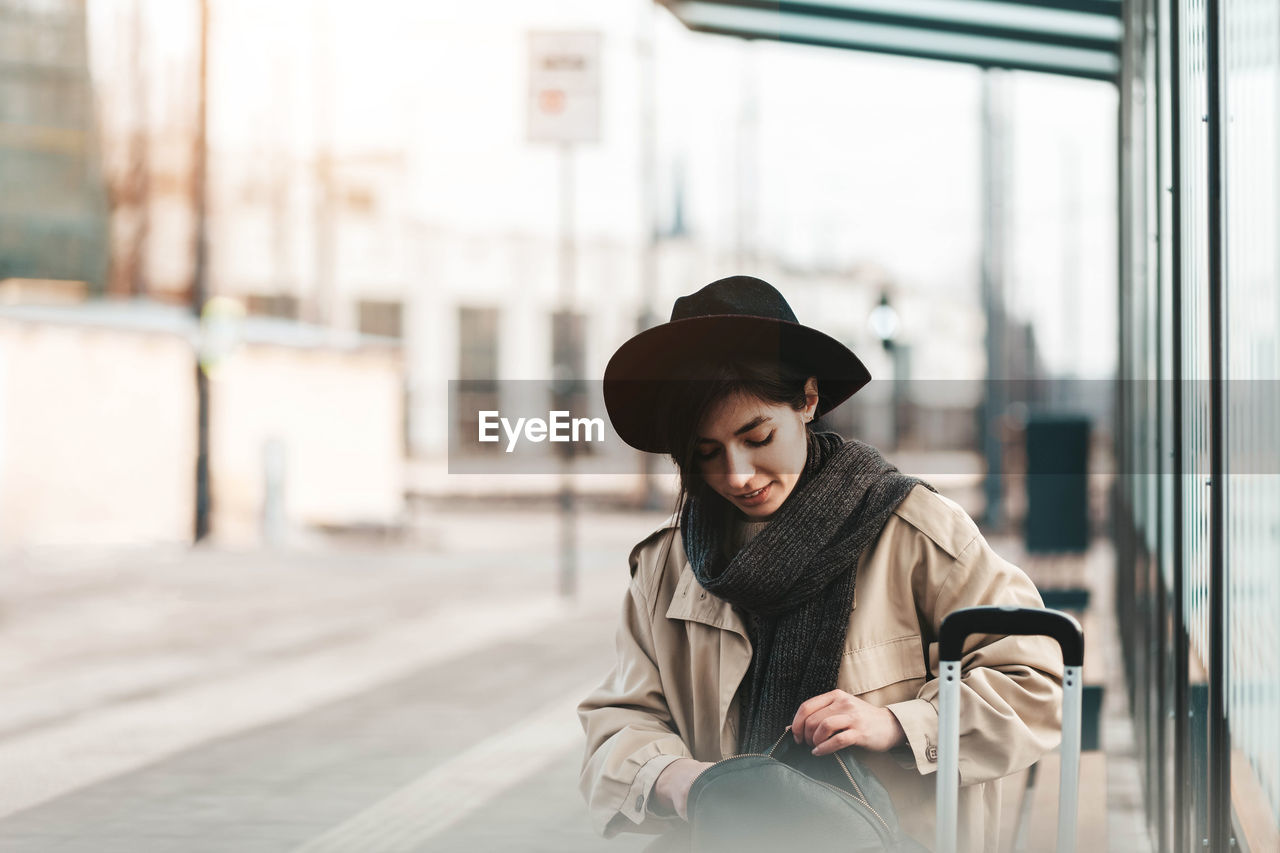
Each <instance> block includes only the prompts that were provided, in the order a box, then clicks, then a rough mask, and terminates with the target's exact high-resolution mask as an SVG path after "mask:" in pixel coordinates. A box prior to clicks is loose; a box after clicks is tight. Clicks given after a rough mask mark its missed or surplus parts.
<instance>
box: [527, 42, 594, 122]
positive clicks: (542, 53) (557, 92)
mask: <svg viewBox="0 0 1280 853" xmlns="http://www.w3.org/2000/svg"><path fill="white" fill-rule="evenodd" d="M528 109H529V123H528V133H529V141H530V142H561V143H571V142H598V141H599V139H600V34H599V33H597V32H590V31H555V32H550V31H540V32H531V33H529V104H528Z"/></svg>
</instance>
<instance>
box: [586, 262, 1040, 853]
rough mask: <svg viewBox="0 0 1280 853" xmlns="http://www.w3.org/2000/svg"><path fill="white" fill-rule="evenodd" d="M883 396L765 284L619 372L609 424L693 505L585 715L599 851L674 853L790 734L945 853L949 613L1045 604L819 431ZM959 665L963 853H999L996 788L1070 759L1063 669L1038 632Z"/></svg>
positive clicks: (677, 320) (636, 593) (936, 503)
mask: <svg viewBox="0 0 1280 853" xmlns="http://www.w3.org/2000/svg"><path fill="white" fill-rule="evenodd" d="M869 380H870V374H869V373H868V372H867V370H866V368H865V367H864V366H863V365H862V363H861V362H860V361H859V360H858V358H857V357H856V356H855V355H854V354H853V353H852V352H851V351H849V350H848V349H847V348H846V347H844V346H843V345H842V344H840V343H839V342H837V341H835V340H834V339H832V338H830V337H828V336H827V335H824V334H823V333H821V332H819V331H817V330H815V329H811V328H808V327H806V326H802V325H800V324H799V322H798V321H797V320H796V318H795V315H794V313H793V312H792V311H791V308H790V307H789V306H788V305H787V303H786V300H785V299H783V297H782V295H781V294H780V293H778V291H777V290H775V289H774V288H773V287H771V286H770V285H769V284H767V283H765V282H763V281H760V280H759V279H755V278H750V277H747V276H735V277H732V278H727V279H721V280H720V281H716V282H713V283H712V284H709V285H707V286H706V287H704V288H702V289H701V290H699V291H698V292H696V293H694V294H691V295H689V296H686V297H682V298H680V299H678V300H676V304H675V307H674V309H673V311H672V317H671V322H669V323H666V324H664V325H661V326H658V327H656V328H653V329H649V330H647V331H645V332H642V333H640V334H639V335H636V336H635V337H634V338H632V339H631V340H629V341H627V342H626V343H625V344H623V345H622V347H620V348H619V349H618V351H617V352H616V353H615V354H614V356H613V358H612V359H610V362H609V365H608V367H607V368H606V370H605V384H604V392H605V401H606V405H607V408H608V410H609V416H610V419H611V420H612V422H613V424H614V427H615V429H616V430H617V432H618V434H619V435H620V436H622V438H623V439H624V440H625V441H627V442H628V443H629V444H631V445H632V446H634V447H637V448H639V449H641V450H645V451H649V452H657V453H665V454H668V455H670V456H671V457H672V459H673V460H674V461H675V462H676V464H677V466H678V468H679V472H680V479H681V496H680V502H679V505H678V508H677V511H676V513H675V515H673V516H672V518H671V519H670V520H669V522H668V523H667V524H666V525H664V526H663V527H662V528H660V529H659V530H657V531H655V532H654V533H652V534H650V535H649V536H648V537H647V538H645V539H644V540H643V541H641V542H640V543H639V544H637V545H636V546H635V548H634V549H633V550H632V552H631V556H630V566H631V574H632V579H631V584H630V588H629V590H628V593H627V597H626V600H625V603H624V607H623V613H622V622H621V625H620V627H619V630H618V635H617V653H618V657H617V663H616V665H615V666H614V668H613V670H612V671H611V672H610V673H609V675H608V676H607V677H606V679H605V681H604V683H602V684H601V685H600V687H598V688H597V689H596V690H595V691H593V692H592V694H591V695H590V696H588V697H587V698H586V699H585V700H583V702H582V703H581V705H580V706H579V709H578V711H579V717H580V719H581V721H582V725H583V728H584V729H585V731H586V736H587V749H586V758H585V762H584V766H583V770H582V776H581V789H582V791H583V794H584V796H585V797H586V799H587V803H588V806H589V809H590V812H591V815H592V819H593V822H594V823H595V825H596V827H597V829H598V831H600V832H601V833H602V834H603V835H604V836H606V837H611V836H613V835H615V834H616V833H618V832H623V831H634V832H646V833H662V834H664V839H663V841H662V842H660V844H659V845H655V847H658V846H662V847H663V848H664V849H667V848H669V849H678V848H679V842H680V838H681V837H682V833H684V832H685V831H686V830H687V824H686V823H685V821H686V819H687V796H688V793H689V788H690V786H691V785H692V783H693V780H694V779H696V778H697V776H698V774H699V773H701V772H702V771H703V770H705V769H706V767H708V766H709V765H710V764H711V763H714V762H715V761H718V760H720V759H722V758H725V757H727V756H730V755H734V754H739V753H744V752H761V751H765V750H767V749H768V747H769V745H770V744H772V743H773V742H774V741H775V740H777V738H778V737H779V735H781V734H782V733H783V732H784V731H785V730H786V727H787V726H788V725H790V726H791V727H792V729H791V731H792V736H793V737H794V738H795V740H796V741H797V742H801V741H803V742H804V743H805V744H806V745H808V746H810V747H811V748H812V751H813V752H814V753H815V754H818V755H825V754H828V753H831V752H834V751H836V750H839V749H843V748H845V747H849V746H856V747H860V750H859V754H860V757H861V758H862V759H863V761H864V763H865V764H866V765H867V766H868V767H869V768H870V769H871V771H872V772H874V773H875V774H876V776H877V777H878V778H879V779H880V780H881V782H883V784H884V785H885V787H886V788H887V789H888V791H889V794H890V796H891V797H892V798H893V801H894V805H895V807H896V809H897V811H898V814H899V819H900V821H901V823H902V829H903V830H904V831H905V832H906V833H907V834H909V835H910V836H912V837H913V838H915V839H916V840H918V841H920V842H922V843H924V844H926V845H928V846H932V843H933V838H934V824H933V814H934V790H933V781H932V777H931V775H930V774H931V773H933V772H934V770H935V769H936V767H937V750H936V743H937V731H938V711H937V695H938V684H937V681H936V679H935V678H934V677H933V674H934V673H936V672H937V661H938V658H937V643H936V639H937V633H938V630H939V626H940V624H941V621H942V618H943V617H944V616H945V615H946V614H947V613H949V612H951V611H953V610H955V609H958V608H961V607H969V606H974V605H980V604H1012V605H1018V606H1033V607H1039V606H1042V602H1041V599H1040V596H1039V594H1038V593H1037V592H1036V589H1035V587H1034V586H1033V585H1032V583H1031V582H1030V580H1029V579H1028V578H1027V577H1026V575H1025V574H1023V573H1022V571H1021V570H1019V569H1018V568H1016V567H1015V566H1013V565H1011V564H1009V563H1007V562H1006V561H1004V560H1002V559H1001V558H1000V557H999V556H997V555H996V554H995V553H994V552H993V551H992V550H991V548H990V547H989V546H988V544H987V542H986V540H985V539H984V538H983V537H982V535H981V534H980V533H979V532H978V529H977V527H976V526H975V525H974V523H973V522H972V521H971V520H970V519H969V517H968V516H967V515H966V514H965V513H964V511H963V510H961V509H960V508H959V506H958V505H957V504H955V503H954V502H953V501H951V500H948V499H947V498H944V497H942V496H941V495H939V494H937V493H936V491H934V490H933V488H932V487H931V486H929V485H928V484H926V483H923V482H921V481H920V480H917V479H914V478H911V477H907V476H904V475H903V474H901V473H899V472H898V470H897V469H896V468H894V467H893V466H892V465H890V464H889V463H888V462H886V461H885V460H884V458H883V457H882V456H881V455H880V454H879V453H878V452H877V451H876V450H875V449H874V448H871V447H870V446H868V445H866V444H863V443H861V442H856V441H845V440H843V439H841V438H840V437H839V436H838V435H836V434H835V433H830V432H815V431H813V430H812V428H811V427H810V424H811V423H812V421H813V420H814V419H815V418H817V417H820V416H822V415H823V414H825V413H826V412H828V411H830V410H831V409H832V408H834V407H835V406H837V405H839V404H840V403H841V402H843V401H844V400H845V399H847V398H848V397H849V396H850V395H852V394H853V393H854V392H856V391H857V390H858V389H859V388H861V387H862V386H863V385H865V384H866V383H867V382H868V381H869ZM962 671H963V674H962V691H961V692H962V704H961V722H960V761H959V764H960V781H961V785H962V786H963V787H962V790H961V799H960V816H961V830H960V832H961V842H962V849H964V847H963V845H964V844H966V843H967V849H969V850H990V851H994V850H995V849H996V845H997V842H998V839H997V838H996V835H997V829H998V827H999V808H1000V796H999V793H1000V792H999V785H998V780H999V779H1000V778H1001V777H1003V776H1006V775H1008V774H1010V773H1013V772H1015V771H1017V770H1020V769H1022V768H1025V767H1027V766H1029V765H1031V764H1032V763H1033V762H1035V760H1036V759H1038V758H1039V757H1040V756H1041V755H1042V754H1043V753H1044V752H1045V751H1046V750H1048V749H1050V748H1052V747H1053V746H1054V745H1055V744H1056V743H1057V740H1058V736H1059V730H1058V720H1059V714H1060V701H1061V675H1062V663H1061V656H1060V654H1059V652H1058V650H1057V647H1056V646H1055V645H1054V644H1053V642H1052V641H1050V640H1046V639H1043V638H1034V637H1033V638H1026V637H990V636H975V637H972V638H970V640H969V643H968V645H967V646H966V650H965V656H964V658H963V661H962Z"/></svg>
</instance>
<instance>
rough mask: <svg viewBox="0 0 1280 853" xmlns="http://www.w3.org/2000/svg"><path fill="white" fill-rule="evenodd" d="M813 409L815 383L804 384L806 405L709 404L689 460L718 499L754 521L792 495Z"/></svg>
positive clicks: (733, 400) (740, 397)
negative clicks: (794, 407) (801, 407)
mask: <svg viewBox="0 0 1280 853" xmlns="http://www.w3.org/2000/svg"><path fill="white" fill-rule="evenodd" d="M817 407H818V383H817V381H816V380H815V379H814V378H812V377H810V378H809V379H808V380H807V381H806V382H805V407H804V408H803V409H799V410H796V409H793V408H791V407H790V406H788V405H785V404H780V403H766V402H765V401H763V400H761V399H759V398H758V397H753V396H747V395H744V394H734V395H731V396H729V397H726V398H724V399H723V400H720V401H719V402H718V403H717V404H716V405H714V406H712V408H711V409H710V411H708V412H707V414H706V416H705V417H704V418H703V419H702V423H701V424H700V425H699V427H698V443H697V447H696V448H695V450H694V461H695V463H696V464H697V465H698V470H699V472H700V473H701V474H702V478H703V479H704V480H706V482H707V485H708V486H710V487H711V488H712V489H713V490H714V491H715V492H716V493H717V494H718V495H720V496H721V497H723V498H724V499H725V500H726V501H728V502H729V504H730V505H731V506H734V507H737V509H738V510H739V511H740V512H742V513H743V514H744V515H746V516H747V517H749V518H751V519H752V520H755V521H761V520H763V519H766V518H768V517H769V516H770V515H772V514H773V513H774V512H776V511H777V509H778V507H780V506H782V502H783V501H785V500H786V499H787V496H788V495H790V494H791V490H792V489H794V488H795V485H796V482H797V481H798V480H799V479H800V472H801V471H803V470H804V462H805V457H806V455H807V454H808V440H807V435H806V431H805V424H806V423H807V422H808V421H810V420H812V418H813V413H814V411H815V410H816V409H817Z"/></svg>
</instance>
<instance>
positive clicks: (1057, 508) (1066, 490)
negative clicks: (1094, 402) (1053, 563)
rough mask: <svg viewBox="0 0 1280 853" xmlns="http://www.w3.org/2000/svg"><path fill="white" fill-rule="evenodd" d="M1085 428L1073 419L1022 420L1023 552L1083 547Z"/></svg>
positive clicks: (1086, 513) (1044, 417)
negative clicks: (1024, 466) (1024, 449)
mask: <svg viewBox="0 0 1280 853" xmlns="http://www.w3.org/2000/svg"><path fill="white" fill-rule="evenodd" d="M1089 425H1090V424H1089V419H1088V418H1086V417H1080V416H1075V415H1033V416H1031V417H1030V418H1028V420H1027V431H1026V436H1027V519H1026V544H1027V551H1028V552H1032V553H1035V552H1039V553H1046V552H1053V553H1061V552H1064V551H1065V552H1071V551H1075V552H1079V551H1085V550H1086V549H1088V547H1089V489H1088V485H1089V482H1088V476H1089Z"/></svg>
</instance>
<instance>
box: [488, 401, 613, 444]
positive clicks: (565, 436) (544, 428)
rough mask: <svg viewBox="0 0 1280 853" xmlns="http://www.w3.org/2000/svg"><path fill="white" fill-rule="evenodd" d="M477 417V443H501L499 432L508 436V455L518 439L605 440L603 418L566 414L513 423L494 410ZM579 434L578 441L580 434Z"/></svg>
mask: <svg viewBox="0 0 1280 853" xmlns="http://www.w3.org/2000/svg"><path fill="white" fill-rule="evenodd" d="M478 414H479V415H480V435H479V440H480V441H484V442H495V441H501V440H502V436H501V435H500V434H499V429H501V431H502V432H503V433H506V436H507V447H506V451H507V453H510V452H512V451H513V450H515V448H516V444H518V443H519V441H520V438H521V436H522V435H523V437H524V438H525V439H526V440H527V441H533V442H541V441H573V442H577V441H604V420H603V419H602V418H571V417H569V414H570V413H569V412H565V411H558V412H548V413H547V420H543V419H542V418H516V422H515V423H514V424H512V423H511V420H510V419H509V418H504V417H502V416H500V415H499V414H498V412H496V411H482V412H479V413H478ZM580 434H581V435H582V437H581V438H579V435H580Z"/></svg>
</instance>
